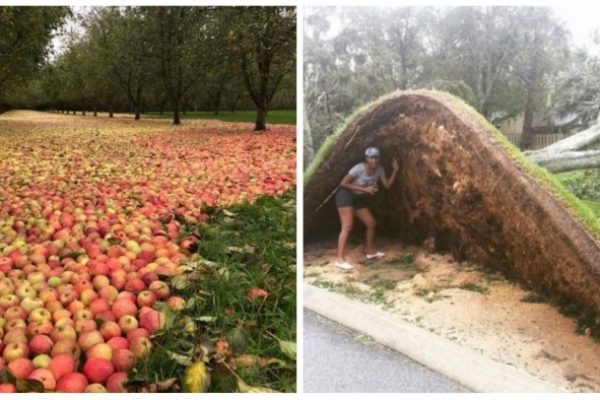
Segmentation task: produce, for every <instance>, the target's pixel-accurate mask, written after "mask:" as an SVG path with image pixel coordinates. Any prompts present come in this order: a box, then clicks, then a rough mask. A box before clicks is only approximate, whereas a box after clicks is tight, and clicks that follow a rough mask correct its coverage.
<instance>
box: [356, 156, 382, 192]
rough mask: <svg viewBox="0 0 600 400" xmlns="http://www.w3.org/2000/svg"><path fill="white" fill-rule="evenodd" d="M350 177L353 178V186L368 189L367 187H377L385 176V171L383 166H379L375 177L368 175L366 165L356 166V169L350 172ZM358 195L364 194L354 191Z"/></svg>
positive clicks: (374, 174)
mask: <svg viewBox="0 0 600 400" xmlns="http://www.w3.org/2000/svg"><path fill="white" fill-rule="evenodd" d="M348 175H350V176H351V177H352V184H353V185H357V186H361V187H367V186H375V187H377V182H379V178H380V177H382V176H385V171H384V170H383V167H382V166H381V165H378V166H377V169H376V170H375V173H373V175H369V174H368V173H367V168H366V167H365V163H362V162H361V163H360V164H356V165H355V166H354V167H352V168H351V169H350V171H348ZM354 193H356V194H362V193H363V192H360V191H357V190H354Z"/></svg>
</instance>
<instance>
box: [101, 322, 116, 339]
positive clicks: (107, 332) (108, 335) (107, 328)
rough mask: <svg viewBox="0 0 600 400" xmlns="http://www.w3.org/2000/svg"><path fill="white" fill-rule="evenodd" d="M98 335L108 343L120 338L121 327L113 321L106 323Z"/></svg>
mask: <svg viewBox="0 0 600 400" xmlns="http://www.w3.org/2000/svg"><path fill="white" fill-rule="evenodd" d="M100 333H101V334H102V337H103V338H104V340H106V341H108V340H109V339H112V338H114V337H116V336H121V327H120V326H119V324H117V323H116V322H113V321H106V322H104V323H103V324H102V326H101V327H100Z"/></svg>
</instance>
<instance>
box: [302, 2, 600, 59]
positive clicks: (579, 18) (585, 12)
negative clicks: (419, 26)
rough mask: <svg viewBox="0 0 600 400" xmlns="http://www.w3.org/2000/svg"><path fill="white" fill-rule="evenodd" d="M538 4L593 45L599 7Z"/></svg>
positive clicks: (576, 38)
mask: <svg viewBox="0 0 600 400" xmlns="http://www.w3.org/2000/svg"><path fill="white" fill-rule="evenodd" d="M532 5H533V4H532ZM537 5H539V6H546V7H550V8H551V9H553V10H554V13H555V15H556V16H557V17H558V18H559V19H561V20H563V21H564V22H565V24H566V27H567V29H568V30H569V31H570V32H571V38H572V41H573V44H574V45H575V46H583V47H586V48H588V49H590V47H592V45H593V42H592V34H593V32H594V30H597V29H598V30H600V12H598V11H597V9H595V8H594V7H590V6H588V5H585V4H570V5H544V4H537ZM438 6H439V5H438ZM315 8H317V7H311V10H310V12H312V10H314V9H315ZM336 22H337V21H331V30H330V32H328V35H327V37H332V36H335V34H336V33H337V32H336V31H338V30H339V29H340V28H341V27H340V26H339V24H338V23H336Z"/></svg>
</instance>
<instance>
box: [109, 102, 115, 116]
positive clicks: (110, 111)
mask: <svg viewBox="0 0 600 400" xmlns="http://www.w3.org/2000/svg"><path fill="white" fill-rule="evenodd" d="M112 117H114V114H113V104H112V102H110V104H109V105H108V118H112Z"/></svg>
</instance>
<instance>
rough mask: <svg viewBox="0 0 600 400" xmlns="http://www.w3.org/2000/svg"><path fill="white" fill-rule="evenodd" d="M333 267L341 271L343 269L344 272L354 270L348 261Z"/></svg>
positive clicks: (340, 262)
mask: <svg viewBox="0 0 600 400" xmlns="http://www.w3.org/2000/svg"><path fill="white" fill-rule="evenodd" d="M333 265H335V266H336V267H338V268H340V269H343V270H344V271H349V270H351V269H353V268H354V267H353V266H352V264H350V263H349V262H347V261H336V262H335V263H334V264H333Z"/></svg>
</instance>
